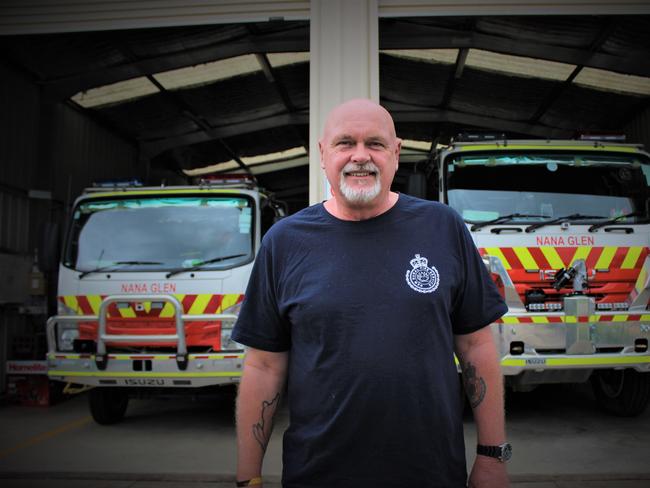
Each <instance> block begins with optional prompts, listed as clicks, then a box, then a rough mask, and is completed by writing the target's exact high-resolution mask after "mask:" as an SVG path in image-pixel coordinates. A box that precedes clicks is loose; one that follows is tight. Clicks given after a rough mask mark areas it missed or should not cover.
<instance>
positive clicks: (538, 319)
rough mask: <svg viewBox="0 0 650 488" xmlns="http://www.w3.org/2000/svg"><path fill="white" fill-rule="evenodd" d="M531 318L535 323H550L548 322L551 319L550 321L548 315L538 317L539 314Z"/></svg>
mask: <svg viewBox="0 0 650 488" xmlns="http://www.w3.org/2000/svg"><path fill="white" fill-rule="evenodd" d="M531 318H532V319H533V323H534V324H548V323H549V321H548V317H537V316H533V317H531Z"/></svg>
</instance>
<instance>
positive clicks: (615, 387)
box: [591, 369, 650, 417]
mask: <svg viewBox="0 0 650 488" xmlns="http://www.w3.org/2000/svg"><path fill="white" fill-rule="evenodd" d="M591 385H592V388H593V390H594V395H595V396H596V402H597V403H598V405H599V406H600V408H601V409H603V410H604V411H605V412H608V413H611V414H614V415H617V416H619V417H635V416H637V415H640V414H641V413H643V411H644V410H645V408H646V405H647V404H648V399H650V373H639V372H637V371H635V370H633V369H623V370H614V369H605V370H600V371H594V373H593V374H592V375H591Z"/></svg>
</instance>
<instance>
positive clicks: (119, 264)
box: [79, 261, 163, 280]
mask: <svg viewBox="0 0 650 488" xmlns="http://www.w3.org/2000/svg"><path fill="white" fill-rule="evenodd" d="M138 264H163V263H161V262H159V261H115V262H114V263H111V264H107V265H106V266H100V267H98V268H95V269H90V270H88V271H84V272H83V273H81V274H80V275H79V279H80V280H81V279H83V278H84V277H85V276H88V275H89V274H91V273H101V272H102V271H113V270H114V268H115V267H116V266H117V269H119V268H121V267H122V266H135V265H138Z"/></svg>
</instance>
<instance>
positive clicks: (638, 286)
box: [634, 267, 648, 293]
mask: <svg viewBox="0 0 650 488" xmlns="http://www.w3.org/2000/svg"><path fill="white" fill-rule="evenodd" d="M647 277H648V270H647V269H646V268H645V267H644V268H641V271H639V277H638V278H637V280H636V283H635V284H634V289H635V290H636V292H637V293H641V291H643V289H644V288H645V282H646V278H647Z"/></svg>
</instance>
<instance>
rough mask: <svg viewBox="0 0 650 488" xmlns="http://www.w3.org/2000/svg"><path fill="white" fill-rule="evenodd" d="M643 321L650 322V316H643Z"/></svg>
mask: <svg viewBox="0 0 650 488" xmlns="http://www.w3.org/2000/svg"><path fill="white" fill-rule="evenodd" d="M641 320H643V321H644V322H647V321H650V315H641Z"/></svg>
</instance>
